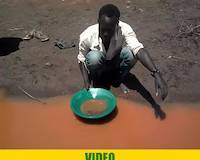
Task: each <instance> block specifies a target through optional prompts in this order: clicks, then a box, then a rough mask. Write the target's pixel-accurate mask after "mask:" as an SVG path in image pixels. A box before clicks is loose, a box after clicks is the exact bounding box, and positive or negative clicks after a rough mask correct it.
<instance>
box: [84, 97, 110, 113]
mask: <svg viewBox="0 0 200 160" xmlns="http://www.w3.org/2000/svg"><path fill="white" fill-rule="evenodd" d="M106 107H107V104H106V102H105V101H103V100H89V101H86V102H85V103H83V104H82V105H81V107H80V110H81V112H82V113H84V114H88V115H96V114H101V113H103V112H104V111H105V110H106Z"/></svg>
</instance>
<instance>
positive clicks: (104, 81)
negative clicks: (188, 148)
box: [94, 73, 166, 120]
mask: <svg viewBox="0 0 200 160" xmlns="http://www.w3.org/2000/svg"><path fill="white" fill-rule="evenodd" d="M105 76H107V77H106V78H105ZM113 78H115V76H114V74H112V73H110V74H109V75H108V74H107V75H104V76H102V77H101V78H99V80H98V81H95V82H94V87H96V88H105V89H110V88H111V86H113V84H112V82H113ZM123 83H124V84H125V85H126V86H127V88H128V89H130V90H134V91H137V92H138V93H139V94H140V95H141V96H142V97H143V98H144V99H145V100H146V101H147V102H148V103H150V104H151V106H152V108H153V109H154V114H155V117H156V118H160V119H161V120H164V119H165V118H166V113H165V112H164V111H163V110H162V108H161V107H160V105H159V104H158V103H157V102H156V101H155V99H154V98H153V97H152V95H151V94H150V92H149V91H148V90H147V89H146V88H145V87H144V86H143V84H142V83H141V82H140V81H139V80H138V78H137V77H136V76H135V75H134V74H132V73H129V74H128V75H127V76H126V78H125V79H124V80H123Z"/></svg>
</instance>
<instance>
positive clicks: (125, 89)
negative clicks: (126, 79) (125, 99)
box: [119, 83, 130, 94]
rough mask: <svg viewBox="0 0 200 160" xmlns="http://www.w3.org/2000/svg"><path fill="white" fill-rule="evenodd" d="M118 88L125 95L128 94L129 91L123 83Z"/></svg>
mask: <svg viewBox="0 0 200 160" xmlns="http://www.w3.org/2000/svg"><path fill="white" fill-rule="evenodd" d="M119 87H120V88H121V90H122V91H123V92H124V93H125V94H127V93H129V92H130V90H129V89H128V87H127V86H126V85H125V84H123V83H121V84H120V86H119Z"/></svg>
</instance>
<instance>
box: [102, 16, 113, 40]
mask: <svg viewBox="0 0 200 160" xmlns="http://www.w3.org/2000/svg"><path fill="white" fill-rule="evenodd" d="M116 25H117V22H116V20H115V19H114V18H110V17H107V16H102V17H101V18H100V20H99V35H100V37H101V39H102V40H103V42H105V43H109V42H110V39H111V37H112V36H113V35H114V33H115V28H116Z"/></svg>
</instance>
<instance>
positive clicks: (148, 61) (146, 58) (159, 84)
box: [136, 48, 168, 100]
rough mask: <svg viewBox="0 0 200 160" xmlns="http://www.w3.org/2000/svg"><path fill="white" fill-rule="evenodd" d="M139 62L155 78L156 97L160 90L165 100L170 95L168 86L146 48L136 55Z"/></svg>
mask: <svg viewBox="0 0 200 160" xmlns="http://www.w3.org/2000/svg"><path fill="white" fill-rule="evenodd" d="M136 56H137V58H138V60H139V61H140V62H141V63H142V64H143V65H144V66H145V67H146V68H147V69H148V70H149V71H150V72H151V73H152V75H153V76H154V78H155V87H156V95H158V90H159V89H160V94H161V97H162V99H163V100H164V99H165V98H166V96H167V94H168V89H167V84H166V82H165V81H164V79H163V78H162V76H161V74H160V72H159V70H158V69H157V68H156V66H155V64H154V63H153V60H152V58H151V57H150V55H149V53H148V51H147V50H146V49H144V48H141V49H140V50H139V51H138V53H137V54H136Z"/></svg>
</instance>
